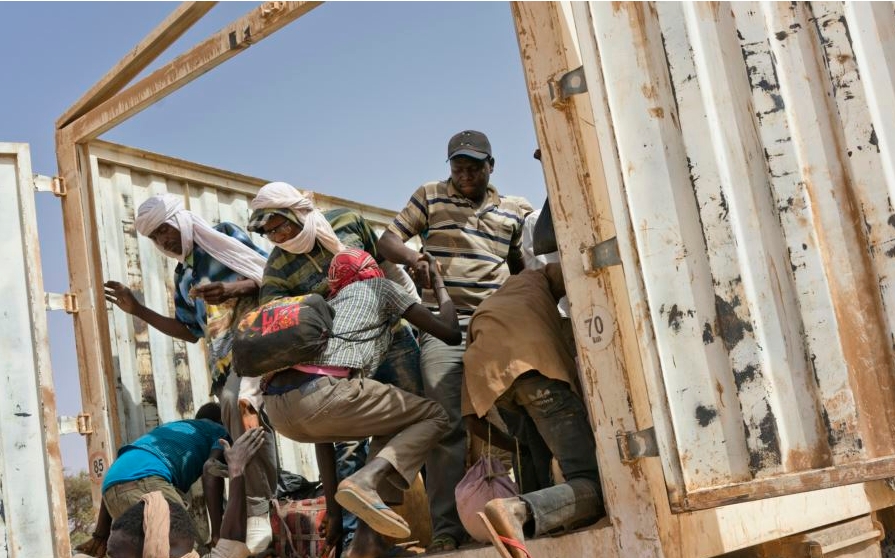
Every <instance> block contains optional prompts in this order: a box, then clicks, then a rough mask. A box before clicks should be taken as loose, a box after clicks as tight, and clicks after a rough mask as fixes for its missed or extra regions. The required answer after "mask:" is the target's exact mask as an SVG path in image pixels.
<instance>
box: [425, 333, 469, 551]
mask: <svg viewBox="0 0 895 558" xmlns="http://www.w3.org/2000/svg"><path fill="white" fill-rule="evenodd" d="M467 325H469V318H461V320H460V327H461V328H462V329H463V343H461V344H460V345H457V346H455V347H452V346H450V345H447V344H445V343H444V342H442V341H441V340H439V339H437V338H435V337H433V336H431V335H429V334H426V333H424V334H422V335H421V336H420V351H421V354H420V362H421V368H422V373H423V393H424V394H425V396H426V397H427V398H429V399H432V400H433V401H435V402H436V403H438V404H439V405H441V408H442V409H444V411H445V412H446V413H447V416H448V421H449V423H448V424H449V429H448V431H447V434H445V435H444V437H443V438H442V439H441V442H439V444H438V445H437V446H435V447H434V448H433V449H432V450H431V451H430V452H429V456H428V457H427V458H426V494H427V496H428V497H429V511H430V512H431V514H432V536H433V537H437V536H438V535H450V536H452V537H454V538H455V539H456V540H457V541H459V542H462V541H463V540H464V539H465V538H466V530H465V529H464V528H463V524H462V523H461V522H460V516H459V515H457V500H456V498H455V497H454V489H455V488H456V487H457V484H458V483H459V482H460V480H461V479H462V478H463V475H464V474H465V473H466V428H465V426H464V425H463V420H462V417H461V416H460V388H461V386H462V385H463V351H464V350H465V348H466V326H467Z"/></svg>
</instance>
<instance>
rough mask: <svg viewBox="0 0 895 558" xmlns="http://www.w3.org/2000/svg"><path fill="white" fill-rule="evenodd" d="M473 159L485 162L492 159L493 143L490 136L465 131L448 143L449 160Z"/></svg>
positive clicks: (473, 131)
mask: <svg viewBox="0 0 895 558" xmlns="http://www.w3.org/2000/svg"><path fill="white" fill-rule="evenodd" d="M460 156H463V157H472V158H473V159H477V160H479V161H484V160H485V159H489V158H490V157H491V142H490V141H488V136H486V135H485V134H483V133H481V132H476V131H475V130H464V131H462V132H460V133H459V134H455V135H454V137H452V138H451V141H449V142H448V160H451V159H453V158H454V157H460Z"/></svg>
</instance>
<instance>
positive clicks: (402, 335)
mask: <svg viewBox="0 0 895 558" xmlns="http://www.w3.org/2000/svg"><path fill="white" fill-rule="evenodd" d="M251 207H252V209H253V210H254V211H253V213H252V216H251V219H250V221H249V226H248V228H249V230H251V231H252V232H256V233H259V234H263V235H265V236H267V238H268V239H270V241H271V242H272V243H273V244H274V246H275V248H274V249H273V250H272V251H271V254H270V258H269V259H268V262H267V267H266V268H265V270H264V278H263V281H262V285H261V302H262V303H266V302H269V301H271V300H274V299H276V298H281V297H290V296H302V295H306V294H313V293H316V294H319V295H321V296H327V294H328V293H329V282H328V281H329V280H328V278H327V271H328V270H329V266H330V262H331V261H332V258H333V256H334V255H335V254H337V253H338V252H340V251H341V250H343V249H344V248H345V247H353V248H358V249H361V250H364V251H366V252H368V253H370V254H371V255H373V257H374V258H376V255H377V252H376V234H375V233H374V232H373V230H372V229H371V228H370V226H369V224H368V223H367V221H366V220H365V219H364V218H363V217H362V216H361V215H359V214H358V213H356V212H354V211H351V210H348V209H333V210H330V211H326V212H322V211H320V210H318V209H317V208H315V207H314V204H313V202H312V201H311V200H310V199H308V198H307V197H305V196H304V195H303V194H302V193H301V192H299V191H298V189H296V188H294V187H293V186H291V185H290V184H287V183H285V182H271V183H269V184H266V185H265V186H264V187H262V188H261V189H260V190H259V191H258V194H257V195H256V196H255V198H254V199H253V200H252V202H251ZM382 270H383V271H384V272H385V275H386V277H387V278H388V279H391V280H392V281H395V282H396V283H398V284H399V285H401V286H402V287H403V289H404V290H405V291H407V293H408V294H410V295H411V296H412V297H414V298H415V300H416V301H417V302H419V296H418V295H417V294H416V289H415V286H414V284H413V281H411V280H410V277H409V276H408V275H407V273H406V272H404V271H403V270H402V269H400V268H399V267H398V266H396V265H394V264H392V263H391V262H383V264H382ZM419 354H420V351H419V346H418V345H417V342H416V338H415V337H414V335H413V331H412V329H411V328H410V326H409V325H408V324H407V323H406V321H404V320H400V321H399V322H397V323H396V324H395V325H394V328H393V331H392V344H391V346H390V347H389V351H388V354H387V355H386V357H385V360H384V361H383V362H382V364H381V365H380V367H379V368H378V369H377V370H376V371H375V373H374V374H373V376H372V377H373V378H375V379H376V380H378V381H380V382H383V383H387V384H392V385H395V386H398V387H400V388H401V389H404V390H406V391H409V392H411V393H414V394H417V395H422V392H423V387H422V378H421V376H420V364H419ZM368 451H369V444H368V442H366V441H346V442H340V443H338V444H336V454H337V463H338V476H339V478H340V479H342V478H346V477H348V476H350V475H352V474H353V473H354V472H356V471H357V470H358V469H360V468H361V467H363V466H364V463H365V462H366V457H367V453H368ZM356 527H357V520H356V518H355V517H354V516H353V515H351V514H348V513H346V514H345V516H344V522H343V532H344V535H345V540H344V542H343V548H348V547H349V546H350V543H351V539H352V537H353V536H354V530H355V529H356Z"/></svg>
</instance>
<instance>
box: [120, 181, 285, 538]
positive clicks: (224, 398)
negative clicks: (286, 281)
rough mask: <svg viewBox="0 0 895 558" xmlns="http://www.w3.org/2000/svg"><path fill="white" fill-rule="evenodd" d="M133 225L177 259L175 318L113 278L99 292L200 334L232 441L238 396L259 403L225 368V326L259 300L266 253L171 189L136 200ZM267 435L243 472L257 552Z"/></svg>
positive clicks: (267, 467)
mask: <svg viewBox="0 0 895 558" xmlns="http://www.w3.org/2000/svg"><path fill="white" fill-rule="evenodd" d="M135 225H136V229H137V232H138V233H140V234H141V235H143V236H145V237H148V238H149V239H151V240H152V241H153V243H154V244H155V246H156V247H157V248H158V249H159V250H160V251H161V252H162V253H163V254H165V255H166V256H168V257H171V258H174V259H176V260H177V261H178V265H177V267H176V268H175V271H174V287H175V292H174V308H175V310H174V317H168V316H163V315H161V314H159V313H157V312H155V311H154V310H151V309H150V308H147V307H146V306H144V305H143V304H141V303H140V302H139V301H138V300H137V298H136V297H135V296H134V294H133V293H132V292H131V290H130V289H129V288H128V287H126V286H125V285H122V284H121V283H119V282H117V281H108V282H106V283H105V295H106V299H107V300H108V301H110V302H112V303H114V304H115V305H117V306H118V307H119V308H121V309H122V310H124V311H125V312H127V313H129V314H131V315H134V316H136V317H138V318H140V319H142V320H143V321H145V322H146V323H148V324H149V325H151V326H152V327H154V328H156V329H157V330H159V331H161V332H162V333H164V334H166V335H169V336H171V337H174V338H177V339H182V340H184V341H188V342H190V343H195V342H196V341H198V340H199V339H202V338H204V339H205V341H206V346H207V350H206V353H207V356H208V366H209V369H210V371H211V376H212V393H214V394H215V395H216V396H217V397H218V399H220V401H221V407H222V414H223V420H224V426H225V427H226V428H227V430H228V431H229V433H230V436H231V437H232V438H233V439H234V440H235V439H237V438H238V437H239V436H240V435H241V434H242V433H243V431H244V430H245V427H244V425H243V420H242V416H241V415H242V413H241V412H240V408H239V399H240V398H243V399H246V400H247V401H248V402H249V403H250V404H252V406H253V407H254V408H255V409H256V410H257V409H260V406H261V405H260V390H259V388H258V385H257V380H253V379H244V380H243V379H241V378H239V376H238V375H237V374H236V373H235V372H234V371H233V370H232V355H231V347H232V343H233V327H232V326H234V325H235V322H236V321H237V319H238V317H239V316H240V315H241V314H242V313H243V312H244V311H246V310H248V309H251V308H254V307H256V306H257V304H258V298H257V296H258V290H259V286H260V284H261V277H262V274H263V270H264V265H265V262H266V261H267V259H266V256H267V254H266V253H265V252H264V251H263V250H262V249H260V248H259V247H257V246H255V244H254V243H253V242H252V241H251V240H250V239H249V237H248V235H247V234H246V233H245V231H243V230H242V229H240V228H239V227H237V226H236V225H234V224H232V223H221V224H219V225H216V226H214V227H212V226H211V225H209V224H208V223H207V222H206V221H205V220H204V219H202V218H201V217H200V216H198V215H196V214H195V213H193V212H191V211H189V210H187V209H185V208H184V206H183V202H182V201H181V200H180V198H179V197H177V196H174V195H171V194H164V195H159V196H154V197H151V198H149V199H148V200H146V201H145V202H143V203H142V204H141V205H140V207H139V208H138V209H137V216H136V220H135ZM252 382H256V383H254V385H252ZM241 384H246V385H242V386H241ZM241 387H242V389H241ZM266 435H267V437H268V440H267V443H266V444H265V447H264V450H263V451H261V452H260V453H259V455H258V458H257V459H254V460H253V461H252V463H251V465H250V466H249V468H248V469H247V471H246V488H247V493H248V513H249V519H248V533H249V538H248V541H247V544H248V546H249V548H250V549H252V551H253V552H261V551H262V550H264V549H266V548H267V546H268V544H269V542H270V537H271V531H270V522H269V520H268V512H269V506H270V498H271V497H272V496H273V495H274V493H275V492H276V485H277V468H276V455H275V449H274V448H275V444H274V440H273V434H271V433H269V432H268V433H267V434H266ZM208 509H209V510H210V515H211V516H212V517H211V520H212V538H213V539H216V538H217V536H218V532H217V530H218V529H219V527H220V518H221V514H222V502H208Z"/></svg>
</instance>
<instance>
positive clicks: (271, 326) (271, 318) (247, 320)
mask: <svg viewBox="0 0 895 558" xmlns="http://www.w3.org/2000/svg"><path fill="white" fill-rule="evenodd" d="M333 316H335V312H334V311H333V309H332V307H331V306H330V305H329V304H328V303H327V302H326V300H324V299H323V297H322V296H320V295H318V294H309V295H304V296H293V297H285V298H278V299H276V300H272V301H270V302H268V303H267V304H263V305H261V306H260V307H258V308H257V309H255V310H252V311H250V312H248V313H246V314H245V316H243V318H242V320H240V322H239V325H238V326H237V327H236V334H235V336H234V338H233V367H234V369H235V370H236V373H237V374H238V375H240V376H250V377H254V376H262V375H264V374H267V373H268V372H276V371H277V370H282V369H284V368H289V367H290V366H293V365H295V364H296V363H300V362H308V361H311V360H314V358H315V357H316V356H317V355H319V354H320V353H321V352H323V349H324V348H325V347H326V343H327V340H328V339H329V336H330V332H331V330H332V325H333Z"/></svg>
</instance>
